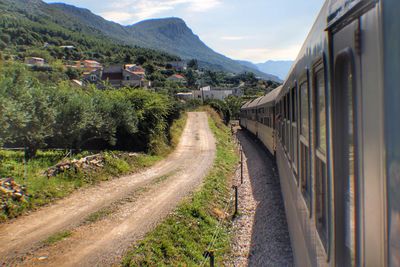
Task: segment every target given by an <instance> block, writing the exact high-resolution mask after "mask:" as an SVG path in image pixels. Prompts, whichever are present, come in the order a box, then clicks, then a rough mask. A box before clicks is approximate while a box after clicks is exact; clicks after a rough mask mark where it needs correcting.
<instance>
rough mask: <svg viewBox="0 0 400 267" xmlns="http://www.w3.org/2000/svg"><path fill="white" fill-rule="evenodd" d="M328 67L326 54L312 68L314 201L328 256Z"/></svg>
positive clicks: (315, 220) (320, 231)
mask: <svg viewBox="0 0 400 267" xmlns="http://www.w3.org/2000/svg"><path fill="white" fill-rule="evenodd" d="M321 74H322V79H323V83H322V84H323V93H324V95H323V101H324V109H325V111H324V114H323V116H324V119H325V150H323V149H321V147H320V142H321V136H320V135H321V127H320V124H319V120H320V118H321V117H320V116H321V113H320V101H321V98H320V96H321V95H320V89H321V88H320V87H319V85H320V83H319V81H318V79H319V78H321V77H320V76H319V75H321ZM327 81H328V80H327V69H326V64H325V60H324V56H323V55H322V56H321V57H320V58H319V59H317V60H316V61H315V62H314V64H313V68H312V84H313V86H312V105H313V114H314V116H313V118H312V126H311V127H312V129H313V132H314V134H313V135H312V139H313V140H312V142H313V152H314V157H313V169H314V170H313V171H314V177H313V178H314V200H315V205H314V207H315V216H314V222H315V226H316V230H317V235H318V237H319V240H320V242H321V245H322V247H323V248H324V250H325V254H326V256H327V257H328V253H329V248H330V226H331V222H330V216H329V210H330V204H329V199H330V193H329V192H330V185H329V181H330V180H329V173H328V162H327V153H328V145H329V144H328V131H329V124H328V116H329V114H328V104H329V103H328V82H327Z"/></svg>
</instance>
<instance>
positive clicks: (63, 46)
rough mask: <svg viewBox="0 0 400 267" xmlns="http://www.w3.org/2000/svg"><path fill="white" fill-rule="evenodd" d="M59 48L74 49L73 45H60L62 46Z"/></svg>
mask: <svg viewBox="0 0 400 267" xmlns="http://www.w3.org/2000/svg"><path fill="white" fill-rule="evenodd" d="M60 48H62V49H67V50H72V49H75V46H73V45H62V46H60Z"/></svg>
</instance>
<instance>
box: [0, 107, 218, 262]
mask: <svg viewBox="0 0 400 267" xmlns="http://www.w3.org/2000/svg"><path fill="white" fill-rule="evenodd" d="M215 150H216V147H215V139H214V137H213V135H212V133H211V130H210V128H209V126H208V117H207V114H206V113H203V112H191V113H189V114H188V121H187V124H186V127H185V130H184V132H183V134H182V137H181V141H180V143H179V145H178V147H177V149H176V150H175V152H173V153H172V154H171V155H170V156H169V157H168V158H167V159H165V160H163V161H161V162H159V163H158V164H156V165H155V166H153V167H152V168H150V169H147V170H145V171H143V172H142V173H138V174H134V175H129V176H125V177H121V178H118V179H115V180H112V181H108V182H104V183H101V184H99V185H97V186H94V187H91V188H86V189H83V190H79V191H77V192H75V193H73V194H72V195H71V196H70V197H68V198H65V199H63V200H60V201H58V202H57V203H55V204H53V205H51V206H48V207H45V208H43V209H41V210H39V211H37V212H33V213H32V214H30V215H27V216H23V217H21V218H19V219H17V220H14V221H12V222H10V223H7V224H3V225H0V240H1V242H0V259H1V260H0V265H1V263H3V265H6V266H8V265H25V266H32V265H47V266H110V265H113V264H115V263H118V262H119V261H120V259H121V256H122V255H123V254H124V252H125V251H126V249H127V248H128V247H129V246H130V245H131V244H132V243H133V242H135V241H137V240H138V239H139V238H141V237H143V236H144V234H145V233H147V232H148V231H149V230H151V229H153V228H154V227H155V225H156V224H157V223H158V222H159V221H160V220H161V219H163V218H164V217H165V216H167V215H168V214H169V213H170V212H171V211H173V209H174V208H175V207H176V205H177V204H178V203H179V202H180V201H181V200H182V198H184V197H185V196H187V195H188V194H189V193H190V192H191V191H193V190H194V189H196V187H197V186H198V185H199V184H200V183H201V181H202V179H203V177H204V176H205V175H206V173H207V171H208V170H209V169H210V167H211V166H212V164H213V161H214V158H215ZM143 187H146V188H147V189H146V190H145V192H144V191H143V190H142V192H141V193H140V196H139V197H136V198H135V195H137V194H139V193H138V190H139V191H140V189H141V188H143ZM112 203H114V206H115V207H116V208H115V210H114V211H113V213H112V214H111V215H109V216H107V217H106V218H104V219H102V220H99V221H97V222H93V223H89V224H88V223H84V222H85V220H86V218H87V216H88V215H89V214H92V213H94V212H96V211H99V210H101V209H103V208H105V207H107V206H109V205H110V204H112ZM115 203H116V204H115ZM65 229H70V230H71V231H72V235H71V236H70V237H68V238H67V239H65V240H63V241H60V242H57V243H56V244H54V245H50V246H43V244H42V243H41V241H43V240H46V238H48V237H49V236H51V235H53V234H55V233H58V232H60V231H62V230H65Z"/></svg>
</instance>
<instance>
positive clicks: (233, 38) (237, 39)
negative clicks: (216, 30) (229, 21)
mask: <svg viewBox="0 0 400 267" xmlns="http://www.w3.org/2000/svg"><path fill="white" fill-rule="evenodd" d="M246 39H249V37H248V36H222V37H221V40H225V41H240V40H246Z"/></svg>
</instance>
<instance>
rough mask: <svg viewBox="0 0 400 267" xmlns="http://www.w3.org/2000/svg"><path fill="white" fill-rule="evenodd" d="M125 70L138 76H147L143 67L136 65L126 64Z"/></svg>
mask: <svg viewBox="0 0 400 267" xmlns="http://www.w3.org/2000/svg"><path fill="white" fill-rule="evenodd" d="M124 69H126V70H128V71H130V72H132V73H135V74H137V75H142V76H145V75H146V71H145V70H144V69H143V68H142V67H141V66H138V65H136V64H126V65H125V66H124Z"/></svg>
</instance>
